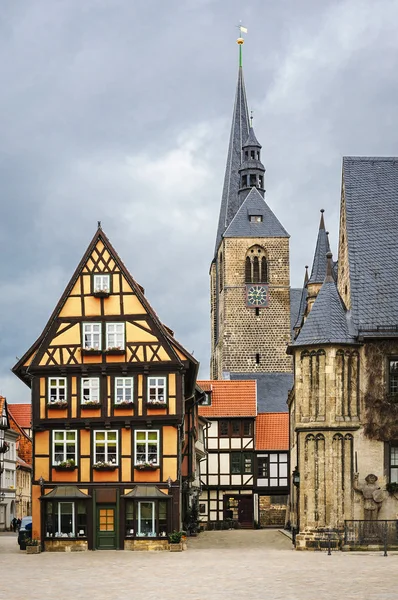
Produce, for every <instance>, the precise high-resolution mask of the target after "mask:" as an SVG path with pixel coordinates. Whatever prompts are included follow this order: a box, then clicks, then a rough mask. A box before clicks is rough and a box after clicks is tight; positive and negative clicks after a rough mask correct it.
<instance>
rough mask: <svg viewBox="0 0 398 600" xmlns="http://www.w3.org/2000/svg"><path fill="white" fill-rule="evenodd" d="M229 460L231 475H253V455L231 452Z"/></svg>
mask: <svg viewBox="0 0 398 600" xmlns="http://www.w3.org/2000/svg"><path fill="white" fill-rule="evenodd" d="M230 459H231V462H230V465H231V473H232V474H239V475H243V474H251V473H253V455H252V453H251V452H231V454H230Z"/></svg>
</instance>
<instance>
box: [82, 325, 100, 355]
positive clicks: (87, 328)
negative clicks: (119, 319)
mask: <svg viewBox="0 0 398 600" xmlns="http://www.w3.org/2000/svg"><path fill="white" fill-rule="evenodd" d="M95 326H98V327H99V331H94V327H95ZM86 335H89V336H91V338H90V339H91V342H90V344H86V341H85V338H86ZM95 335H98V337H99V341H98V346H96V345H95V342H94V336H95ZM82 348H83V350H91V349H95V350H102V323H101V322H99V321H95V322H90V323H83V339H82Z"/></svg>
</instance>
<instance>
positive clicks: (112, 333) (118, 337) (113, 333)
mask: <svg viewBox="0 0 398 600" xmlns="http://www.w3.org/2000/svg"><path fill="white" fill-rule="evenodd" d="M106 349H107V350H124V349H125V325H124V323H106Z"/></svg>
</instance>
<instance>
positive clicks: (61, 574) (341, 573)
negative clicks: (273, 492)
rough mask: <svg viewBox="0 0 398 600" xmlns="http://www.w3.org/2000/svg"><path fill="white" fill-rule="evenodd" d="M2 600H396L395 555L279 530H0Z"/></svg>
mask: <svg viewBox="0 0 398 600" xmlns="http://www.w3.org/2000/svg"><path fill="white" fill-rule="evenodd" d="M0 573H1V585H0V598H1V600H3V599H4V600H30V599H34V600H36V599H37V600H45V599H50V598H51V600H74V599H80V598H82V599H84V600H105V599H106V600H118V599H119V598H120V599H122V598H123V600H127V599H129V600H130V599H141V598H144V599H145V600H150V599H155V598H156V599H159V600H160V599H161V600H169V599H173V600H176V598H178V599H184V600H185V599H189V600H220V599H224V598H225V599H228V600H232V599H234V600H240V599H242V600H243V599H244V600H252V599H253V600H254V599H256V600H260V599H261V600H262V599H264V600H279V599H283V600H315V599H316V600H323V599H325V600H326V599H327V600H335V599H336V600H337V599H338V600H340V599H344V600H347V599H350V600H351V599H360V600H376V599H377V600H387V599H388V600H396V598H397V589H398V555H391V556H388V557H387V558H385V557H383V556H382V553H375V554H364V553H362V554H356V553H355V554H343V553H333V554H332V556H327V554H326V553H320V552H311V553H310V552H295V551H293V550H292V549H291V542H290V540H289V539H288V538H287V537H285V536H284V535H283V534H281V533H279V532H278V531H274V530H272V531H268V530H260V531H220V532H217V531H210V532H204V533H202V534H200V536H199V537H198V538H196V539H191V540H189V548H188V550H187V551H186V552H183V553H181V554H180V553H170V552H153V553H148V552H117V551H98V552H85V553H68V554H64V553H62V554H56V553H53V554H51V553H43V554H40V555H26V554H25V553H24V552H20V551H19V550H18V545H17V543H16V535H15V534H1V535H0Z"/></svg>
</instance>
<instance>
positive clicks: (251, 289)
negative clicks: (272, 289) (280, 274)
mask: <svg viewBox="0 0 398 600" xmlns="http://www.w3.org/2000/svg"><path fill="white" fill-rule="evenodd" d="M246 306H249V307H260V306H263V307H264V306H268V286H267V285H264V284H258V285H257V284H253V283H250V284H249V285H247V286H246Z"/></svg>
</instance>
